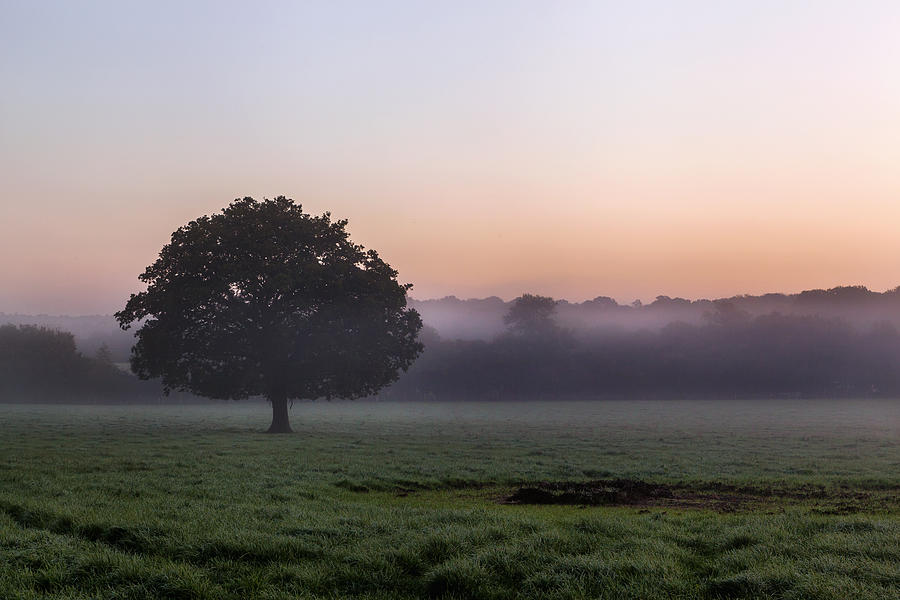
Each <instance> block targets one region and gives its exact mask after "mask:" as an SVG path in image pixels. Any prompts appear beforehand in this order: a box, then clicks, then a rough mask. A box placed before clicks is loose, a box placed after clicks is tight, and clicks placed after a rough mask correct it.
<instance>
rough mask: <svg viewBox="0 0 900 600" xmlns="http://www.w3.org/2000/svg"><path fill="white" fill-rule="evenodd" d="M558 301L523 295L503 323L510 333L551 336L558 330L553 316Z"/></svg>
mask: <svg viewBox="0 0 900 600" xmlns="http://www.w3.org/2000/svg"><path fill="white" fill-rule="evenodd" d="M555 312H556V300H554V299H553V298H549V297H547V296H536V295H534V294H523V295H521V296H519V297H518V298H516V299H515V300H514V301H513V305H512V306H511V307H510V308H509V312H507V313H506V315H505V316H504V317H503V322H504V323H505V324H506V326H507V327H509V329H510V331H511V332H513V333H516V334H519V335H526V336H536V335H549V334H551V333H552V332H553V331H554V330H555V329H556V327H557V326H556V323H555V322H554V321H553V314H554V313H555Z"/></svg>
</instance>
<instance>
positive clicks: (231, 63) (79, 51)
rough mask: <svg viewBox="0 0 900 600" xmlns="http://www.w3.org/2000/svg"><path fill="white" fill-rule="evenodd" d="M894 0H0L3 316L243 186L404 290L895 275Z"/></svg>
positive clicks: (586, 288) (899, 14) (107, 288)
mask: <svg viewBox="0 0 900 600" xmlns="http://www.w3.org/2000/svg"><path fill="white" fill-rule="evenodd" d="M898 31H900V3H898V2H895V1H884V2H874V1H859V0H858V1H849V0H848V1H846V2H833V1H828V0H820V1H810V2H802V1H799V0H780V1H777V2H769V1H766V0H754V1H747V2H739V1H735V2H717V1H705V2H700V1H691V0H683V1H679V2H671V1H669V0H665V1H642V0H635V1H630V2H618V1H616V2H601V1H594V2H576V1H563V0H561V1H559V2H527V1H516V2H466V1H455V2H442V3H437V2H412V1H410V2H392V1H378V2H370V1H360V2H343V1H340V0H328V1H322V2H313V1H310V2H234V3H230V2H199V1H195V2H174V1H165V0H164V1H155V2H130V1H111V2H89V1H79V2H68V1H66V2H50V1H42V2H33V1H30V0H29V1H23V2H18V1H10V0H0V81H2V82H3V85H2V90H0V191H2V196H0V312H8V313H9V312H20V313H50V314H96V313H109V312H113V311H115V310H118V309H119V308H121V307H122V306H123V304H124V302H125V300H126V299H127V297H128V295H129V294H130V293H132V292H135V291H138V290H140V289H141V287H140V283H139V282H138V280H137V275H138V274H139V273H141V272H142V271H143V269H144V268H145V267H146V266H147V265H148V264H150V263H151V262H152V261H153V260H154V259H155V257H156V255H157V254H158V252H159V250H160V248H161V247H162V246H163V245H164V244H165V243H166V242H167V241H168V239H169V236H170V234H171V233H172V231H174V230H175V229H176V228H177V227H179V226H180V225H182V224H184V223H186V222H187V221H189V220H191V219H193V218H196V217H197V216H200V215H204V214H210V213H213V212H216V211H218V210H220V209H221V208H223V207H224V206H226V205H227V204H228V203H229V202H230V201H232V200H233V199H235V198H238V197H243V196H248V195H249V196H254V197H257V198H262V197H273V196H277V195H286V196H288V197H291V198H293V199H294V200H296V201H297V202H300V203H301V204H302V205H303V207H304V209H306V210H307V211H309V212H312V213H321V212H324V211H330V212H331V213H332V214H333V215H334V216H335V217H339V218H348V219H349V220H350V225H349V230H350V233H351V237H352V238H353V239H354V240H355V241H357V242H359V243H362V244H363V245H365V246H366V247H371V248H375V249H376V250H378V251H379V253H380V254H381V255H382V257H383V258H385V259H386V260H387V261H388V262H389V263H390V264H391V265H392V266H394V267H395V268H396V269H398V270H399V272H400V279H401V280H402V281H404V282H410V283H413V284H414V288H413V290H412V295H413V296H414V297H416V298H420V299H424V298H434V297H442V296H445V295H450V294H453V295H456V296H459V297H463V298H467V297H485V296H491V295H498V296H501V297H503V298H506V299H509V298H513V297H515V296H518V295H519V294H521V293H523V292H532V293H540V294H545V295H551V296H554V297H557V298H566V299H569V300H572V301H581V300H584V299H589V298H593V297H595V296H600V295H604V296H611V297H613V298H616V299H617V300H619V301H620V302H631V301H632V300H634V299H642V300H645V301H646V300H648V299H652V298H653V297H655V296H656V295H658V294H665V295H669V296H681V297H687V298H699V297H723V296H730V295H734V294H739V293H765V292H774V291H781V292H795V291H800V290H803V289H810V288H822V287H832V286H835V285H842V284H861V285H866V286H868V287H870V288H871V289H875V290H879V291H881V290H884V289H889V288H893V287H896V286H897V285H900V68H898V65H900V35H898V34H897V32H898Z"/></svg>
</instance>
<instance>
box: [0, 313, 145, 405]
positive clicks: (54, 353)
mask: <svg viewBox="0 0 900 600" xmlns="http://www.w3.org/2000/svg"><path fill="white" fill-rule="evenodd" d="M151 391H155V390H150V389H147V386H146V385H141V382H139V381H137V380H136V379H135V378H134V377H131V376H129V375H127V374H126V373H122V372H121V371H120V370H119V369H117V368H116V367H115V366H113V365H112V364H111V363H110V362H109V361H108V360H98V359H94V358H88V357H86V356H83V355H82V354H80V353H79V352H78V351H77V350H76V349H75V341H74V339H73V337H72V334H71V333H67V332H63V331H56V330H53V329H46V328H43V327H35V326H31V325H21V326H15V325H0V402H22V401H35V400H37V401H41V400H43V401H46V400H48V399H51V398H59V397H64V398H66V399H67V400H69V401H98V402H108V401H114V400H117V399H121V398H124V397H127V396H132V397H133V396H139V395H141V394H148V393H149V392H151Z"/></svg>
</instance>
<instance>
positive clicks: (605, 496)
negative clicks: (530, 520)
mask: <svg viewBox="0 0 900 600" xmlns="http://www.w3.org/2000/svg"><path fill="white" fill-rule="evenodd" d="M673 495H674V494H673V492H672V489H671V488H670V487H669V486H666V485H661V484H653V483H647V482H644V481H638V480H635V479H610V480H602V481H591V482H587V483H574V482H565V481H564V482H555V483H551V482H543V483H539V484H537V487H523V488H519V489H518V490H516V492H515V493H514V494H512V495H511V496H509V497H508V498H507V499H506V500H507V502H510V503H516V504H587V505H591V506H599V505H611V504H621V505H629V504H631V505H634V504H645V503H647V502H648V501H650V500H653V499H656V498H672V497H673Z"/></svg>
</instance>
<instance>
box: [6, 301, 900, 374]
mask: <svg viewBox="0 0 900 600" xmlns="http://www.w3.org/2000/svg"><path fill="white" fill-rule="evenodd" d="M512 303H513V301H505V300H503V299H501V298H498V297H496V296H492V297H489V298H481V299H476V298H472V299H465V300H464V299H460V298H457V297H455V296H448V297H446V298H440V299H432V300H415V299H412V300H410V302H409V305H410V307H412V308H414V309H416V310H417V311H419V313H420V314H421V315H422V319H423V320H424V322H425V325H426V326H428V327H431V328H433V329H434V330H435V331H436V332H437V334H438V335H439V336H440V337H441V338H442V339H445V340H454V339H459V340H490V339H493V338H495V337H496V336H498V335H500V334H502V333H503V332H504V331H505V330H506V326H505V325H504V323H503V317H504V315H505V314H506V313H507V312H508V311H509V308H510V307H511V306H512ZM723 310H725V311H728V312H730V313H731V314H742V315H745V316H748V317H756V316H761V315H768V314H772V313H778V314H781V315H794V316H817V317H822V318H825V319H839V320H841V321H842V322H844V323H846V324H847V325H850V326H852V327H854V328H856V329H859V330H865V329H869V328H871V327H873V326H875V325H879V324H885V323H890V324H891V325H893V326H895V327H898V328H900V288H895V289H892V290H888V291H886V292H881V293H880V292H875V291H871V290H868V289H866V288H865V287H863V286H841V287H835V288H831V289H827V290H808V291H804V292H800V293H797V294H779V293H772V294H764V295H761V296H751V295H741V296H734V297H730V298H719V299H699V300H687V299H684V298H670V297H668V296H658V297H657V298H656V300H654V301H653V302H650V303H647V304H641V303H640V302H636V303H635V304H619V303H618V302H616V301H615V300H613V299H612V298H609V297H606V296H598V297H596V298H594V299H593V300H588V301H585V302H568V301H566V300H559V301H557V305H556V315H555V320H556V322H557V324H558V325H560V326H561V327H563V328H568V329H572V330H574V331H576V332H591V331H602V330H619V331H626V332H627V331H640V330H658V329H661V328H663V327H665V326H666V325H668V324H670V323H676V322H680V323H688V324H694V325H699V324H703V323H705V322H707V321H708V320H710V319H714V318H716V315H717V314H719V315H721V314H722V311H723ZM4 323H9V324H14V325H26V324H27V325H40V326H44V327H48V328H51V329H59V330H61V331H68V332H71V333H72V334H73V335H74V337H75V342H76V344H77V345H78V349H79V350H80V351H81V352H83V353H85V354H94V353H95V352H96V351H97V350H98V349H99V348H100V346H101V345H103V344H106V346H107V347H108V348H109V349H110V351H111V352H112V355H113V358H114V360H115V361H116V362H123V361H126V360H128V354H129V352H130V348H131V345H132V343H133V340H132V333H131V332H125V331H122V330H121V329H120V328H119V326H118V324H117V323H116V322H115V319H114V318H113V317H112V315H86V316H64V315H25V314H5V313H0V324H4Z"/></svg>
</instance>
